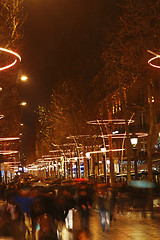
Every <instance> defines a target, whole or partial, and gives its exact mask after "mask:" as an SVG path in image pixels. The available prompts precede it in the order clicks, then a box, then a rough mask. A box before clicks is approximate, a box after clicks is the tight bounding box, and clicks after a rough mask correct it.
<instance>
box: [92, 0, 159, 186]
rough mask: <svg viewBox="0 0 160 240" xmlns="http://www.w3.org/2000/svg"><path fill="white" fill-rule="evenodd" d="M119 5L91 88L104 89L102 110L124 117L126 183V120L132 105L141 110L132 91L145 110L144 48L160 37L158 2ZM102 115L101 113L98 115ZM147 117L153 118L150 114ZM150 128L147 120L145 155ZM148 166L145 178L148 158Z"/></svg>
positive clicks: (147, 73) (147, 75)
mask: <svg viewBox="0 0 160 240" xmlns="http://www.w3.org/2000/svg"><path fill="white" fill-rule="evenodd" d="M121 4H122V15H121V16H120V18H119V24H118V27H117V28H116V29H113V31H112V32H109V33H108V32H107V31H106V32H107V33H106V38H105V43H106V44H105V50H104V53H103V56H102V57H103V60H104V69H103V70H102V71H101V74H100V77H98V76H97V80H96V81H95V85H96V88H97V85H98V84H100V85H103V86H105V87H104V88H103V95H104V92H105V94H106V96H105V98H104V99H103V100H102V101H101V102H100V103H101V105H102V106H104V103H105V108H106V106H107V107H108V108H109V109H110V111H112V112H113V113H114V114H115V116H116V115H117V114H119V115H121V116H122V115H123V116H124V118H125V126H126V134H127V140H126V141H127V144H126V148H127V157H128V169H127V177H128V181H130V180H131V175H130V162H131V160H130V159H131V147H130V139H129V128H128V119H129V118H130V116H131V115H132V113H133V112H132V113H131V111H133V108H132V107H131V106H132V105H133V104H135V103H136V105H137V106H139V107H141V106H140V103H139V102H138V98H137V99H136V97H135V96H136V92H134V94H133V90H132V89H136V90H138V92H140V93H141V92H142V91H143V93H144V96H145V98H144V99H143V107H145V108H146V106H147V97H148V94H149V92H148V87H147V86H148V85H150V84H151V77H150V76H151V71H150V69H149V67H148V65H147V60H148V54H147V49H148V48H151V49H155V48H157V47H158V42H159V38H160V35H158V32H159V31H158V29H159V27H160V21H159V8H160V2H159V1H156V2H155V1H137V0H133V1H132V0H131V1H128V0H124V1H123V3H122V2H121ZM101 76H103V77H101ZM146 82H147V84H146ZM144 83H145V84H144ZM135 101H136V102H135ZM116 106H120V108H119V110H120V111H115V107H116ZM116 108H117V107H116ZM101 109H103V107H102V108H101ZM103 112H104V111H102V110H101V113H100V114H101V116H102V115H103ZM120 112H121V113H120ZM122 113H123V114H122ZM151 115H152V118H153V114H151ZM153 126H154V122H153V121H150V131H149V137H148V139H150V140H149V141H148V153H149V152H150V144H151V141H152V140H151V139H152V137H153V133H154V131H152V130H153ZM148 156H150V154H149V155H148ZM148 163H149V165H148V166H149V175H150V176H149V178H152V176H151V157H149V158H148Z"/></svg>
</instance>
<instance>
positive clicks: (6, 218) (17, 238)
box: [0, 211, 25, 240]
mask: <svg viewBox="0 0 160 240" xmlns="http://www.w3.org/2000/svg"><path fill="white" fill-rule="evenodd" d="M0 236H3V237H13V239H14V240H25V236H24V231H23V228H22V225H21V224H20V221H19V219H14V220H13V219H12V218H11V214H10V212H9V211H5V212H4V214H3V215H1V216H0Z"/></svg>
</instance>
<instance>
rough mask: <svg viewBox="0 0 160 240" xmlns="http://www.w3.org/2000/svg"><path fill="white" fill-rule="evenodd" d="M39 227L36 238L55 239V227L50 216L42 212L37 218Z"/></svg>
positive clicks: (42, 239) (38, 239)
mask: <svg viewBox="0 0 160 240" xmlns="http://www.w3.org/2000/svg"><path fill="white" fill-rule="evenodd" d="M39 227H40V229H39V230H38V231H37V233H36V240H57V229H56V226H55V224H54V223H53V221H52V218H51V216H49V215H48V214H43V215H41V216H40V219H39Z"/></svg>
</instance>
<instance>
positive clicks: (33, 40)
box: [22, 0, 119, 132]
mask: <svg viewBox="0 0 160 240" xmlns="http://www.w3.org/2000/svg"><path fill="white" fill-rule="evenodd" d="M24 2H25V11H26V12H28V18H27V21H26V23H25V29H24V30H25V42H26V44H25V46H24V50H23V54H22V59H23V60H22V66H23V71H24V72H26V74H27V75H28V76H29V81H28V84H27V87H26V90H25V91H24V93H25V95H26V96H25V97H26V100H27V101H28V102H29V104H30V108H32V111H33V110H34V109H35V107H36V106H37V105H38V104H40V103H45V102H47V101H48V99H49V93H50V92H51V89H52V88H55V87H56V86H57V85H59V84H61V83H62V81H64V80H65V81H67V79H72V80H73V81H75V82H77V81H84V83H85V82H88V81H90V80H91V79H92V78H93V77H94V76H95V75H96V74H97V73H98V71H99V70H100V68H101V67H102V61H101V54H102V52H103V46H104V38H105V34H106V29H107V31H109V30H110V29H111V28H112V27H113V25H114V24H115V21H116V20H115V19H116V18H117V16H118V12H119V8H117V7H116V6H115V2H118V0H112V1H111V0H45V1H44V0H27V1H24ZM30 110H31V109H29V107H28V109H27V110H26V113H25V121H26V123H27V124H28V125H30V126H31V129H32V127H33V125H34V124H33V118H34V117H33V114H32V113H31V112H30ZM31 132H33V129H32V130H31Z"/></svg>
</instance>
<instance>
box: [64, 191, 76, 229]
mask: <svg viewBox="0 0 160 240" xmlns="http://www.w3.org/2000/svg"><path fill="white" fill-rule="evenodd" d="M63 197H64V199H65V205H64V206H65V209H64V210H65V215H64V217H65V224H66V228H67V229H68V230H69V231H72V230H73V209H74V207H75V201H74V195H73V191H72V193H71V190H68V189H64V190H63Z"/></svg>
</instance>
